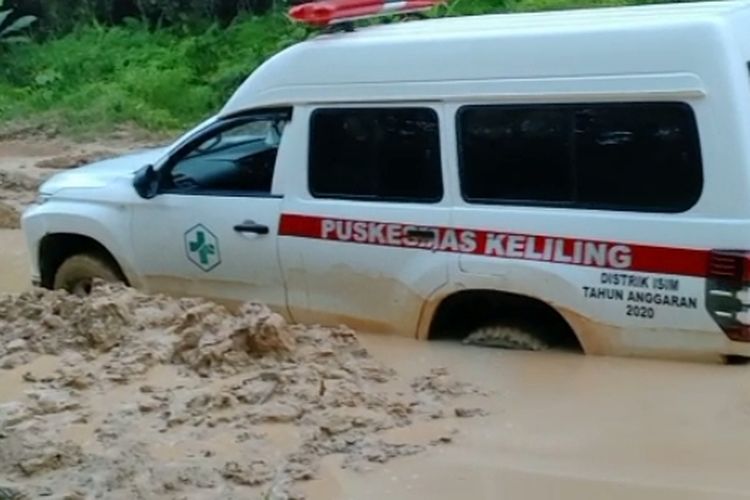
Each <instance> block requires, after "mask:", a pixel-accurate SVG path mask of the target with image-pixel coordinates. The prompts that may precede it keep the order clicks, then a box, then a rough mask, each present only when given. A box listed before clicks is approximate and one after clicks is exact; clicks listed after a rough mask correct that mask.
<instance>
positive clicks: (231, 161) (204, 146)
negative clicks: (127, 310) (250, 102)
mask: <svg viewBox="0 0 750 500" xmlns="http://www.w3.org/2000/svg"><path fill="white" fill-rule="evenodd" d="M288 119H289V113H288V112H286V111H278V112H265V113H263V114H262V115H261V114H249V115H247V116H243V117H239V118H232V119H228V120H223V121H219V122H218V123H216V124H214V125H213V126H211V127H210V128H209V129H208V130H206V131H204V132H201V133H199V134H198V136H197V137H196V138H195V139H193V140H190V141H188V142H187V143H186V145H185V146H184V147H182V148H180V149H179V150H178V151H176V152H175V153H174V154H173V155H172V157H171V158H169V159H168V160H167V161H166V162H165V164H164V165H163V166H161V167H160V168H159V177H160V188H159V193H158V194H157V196H155V197H154V198H152V199H149V200H143V201H142V202H141V203H139V204H138V205H137V206H136V207H135V209H134V217H133V227H132V242H133V246H134V253H135V255H136V262H137V266H138V274H139V275H140V277H141V279H142V281H143V284H144V286H145V288H146V289H147V290H149V291H154V292H164V293H170V294H176V295H183V296H185V295H187V296H202V297H208V298H212V299H215V300H228V301H232V302H234V301H245V300H255V301H261V302H264V303H267V304H268V305H270V306H271V307H272V308H274V309H277V310H281V311H283V312H285V308H286V300H285V294H284V285H283V279H282V274H281V268H280V265H279V259H278V254H277V241H278V239H277V235H278V222H279V214H280V206H281V196H277V195H275V194H274V189H273V180H274V171H275V166H276V156H277V151H278V149H279V148H280V144H281V141H282V138H283V133H282V132H283V128H284V126H285V124H286V122H287V120H288Z"/></svg>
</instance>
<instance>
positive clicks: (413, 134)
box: [309, 108, 443, 203]
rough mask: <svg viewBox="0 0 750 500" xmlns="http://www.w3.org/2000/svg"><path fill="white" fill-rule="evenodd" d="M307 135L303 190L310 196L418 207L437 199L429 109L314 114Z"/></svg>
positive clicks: (439, 189) (434, 128) (436, 152)
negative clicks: (306, 179)
mask: <svg viewBox="0 0 750 500" xmlns="http://www.w3.org/2000/svg"><path fill="white" fill-rule="evenodd" d="M310 130H311V138H310V165H309V174H310V175H309V188H310V192H311V194H312V195H313V196H314V197H317V198H344V199H363V200H379V201H407V202H421V203H429V202H437V201H440V200H441V199H442V197H443V182H442V174H441V161H440V135H439V127H438V117H437V114H436V113H435V111H434V110H432V109H429V108H378V109H373V108H366V109H365V108H347V109H343V108H331V109H318V110H316V111H315V112H314V113H313V115H312V118H311V126H310Z"/></svg>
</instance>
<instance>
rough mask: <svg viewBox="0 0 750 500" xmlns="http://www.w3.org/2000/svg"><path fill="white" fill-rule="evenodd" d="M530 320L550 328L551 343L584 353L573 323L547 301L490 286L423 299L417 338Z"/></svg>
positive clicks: (446, 292) (465, 289)
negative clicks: (497, 323) (498, 323)
mask: <svg viewBox="0 0 750 500" xmlns="http://www.w3.org/2000/svg"><path fill="white" fill-rule="evenodd" d="M491 321H497V322H504V321H512V322H520V323H524V322H526V321H528V322H532V323H535V324H538V325H541V326H547V327H549V328H550V332H551V337H552V338H551V339H548V340H552V341H553V343H557V342H556V341H559V342H560V343H561V344H562V345H565V346H566V347H569V348H572V349H574V350H577V351H580V352H585V345H584V343H583V342H582V341H581V338H580V336H579V335H578V333H577V332H576V330H575V328H574V327H573V325H571V324H570V322H569V321H568V320H567V319H566V318H565V316H564V315H563V314H562V313H561V312H560V311H558V310H557V308H555V307H554V306H553V305H552V304H550V303H549V302H547V301H545V300H542V299H540V298H538V297H532V296H529V295H524V294H520V293H513V292H506V291H503V290H498V289H494V288H481V287H476V288H463V289H458V290H449V291H444V292H443V293H442V294H439V295H438V296H437V297H435V298H433V299H432V300H430V301H428V302H426V304H425V307H424V308H423V311H422V314H421V319H420V324H419V330H418V338H420V339H423V340H431V339H436V338H446V337H457V336H461V335H465V334H467V333H469V332H470V331H471V330H473V329H475V328H479V327H481V326H482V325H483V324H486V323H487V322H491Z"/></svg>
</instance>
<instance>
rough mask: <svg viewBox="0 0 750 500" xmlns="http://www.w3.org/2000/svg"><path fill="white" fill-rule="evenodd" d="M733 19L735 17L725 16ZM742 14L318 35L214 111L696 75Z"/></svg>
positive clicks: (600, 15) (735, 9)
mask: <svg viewBox="0 0 750 500" xmlns="http://www.w3.org/2000/svg"><path fill="white" fill-rule="evenodd" d="M735 18H737V19H740V21H741V22H735V23H734V24H733V23H726V22H723V21H725V20H735ZM748 21H750V0H730V1H708V2H706V1H704V2H694V3H677V4H652V5H643V6H628V7H606V8H588V9H575V10H562V11H560V10H558V11H551V12H536V13H514V14H491V15H476V16H459V17H446V18H438V19H427V20H418V21H408V22H400V23H389V24H382V25H375V26H370V27H366V28H358V29H357V30H355V31H354V32H336V33H327V34H320V35H318V36H316V37H314V38H312V39H311V40H308V41H306V42H302V43H299V44H297V45H294V46H292V47H290V48H288V49H286V50H284V51H282V52H280V53H279V54H276V55H275V56H274V57H272V58H271V59H269V60H268V61H266V62H265V63H264V64H263V65H261V67H260V68H258V69H257V70H256V72H255V73H253V74H252V75H251V76H250V77H249V78H248V79H247V80H246V81H245V83H244V84H243V85H242V86H241V87H240V88H239V89H238V91H237V92H236V93H235V95H234V96H233V97H232V98H231V99H230V100H229V102H228V103H227V105H226V106H225V108H224V109H223V110H222V112H221V114H230V113H235V112H238V111H241V110H243V109H247V108H248V107H255V106H262V105H276V104H293V103H295V102H310V101H315V100H318V101H321V102H322V101H326V100H327V97H326V93H327V92H328V93H330V94H331V95H334V94H336V93H337V92H338V94H336V95H338V96H342V95H343V94H342V89H340V88H339V89H338V90H337V89H336V87H337V86H338V87H340V86H342V85H349V86H352V85H355V84H357V85H377V84H380V85H382V84H388V83H393V84H404V83H409V82H422V83H425V82H441V81H449V80H450V81H460V80H463V81H477V80H497V79H508V78H514V79H523V78H539V77H542V76H544V77H551V76H563V77H564V76H568V75H569V76H571V77H573V76H581V75H612V74H625V73H642V74H645V73H662V74H663V73H668V72H688V73H696V71H695V68H696V65H700V64H704V63H705V64H708V63H710V61H711V60H712V59H716V58H717V53H716V50H717V49H716V47H717V46H719V45H720V44H722V43H727V42H726V37H723V36H720V35H717V30H722V29H736V28H737V25H739V26H740V27H741V28H744V29H743V30H742V31H750V23H748ZM729 25H732V26H734V27H729ZM739 36H740V37H747V35H746V34H741V35H739ZM711 51H713V52H711ZM373 95H374V94H373ZM354 100H357V99H354Z"/></svg>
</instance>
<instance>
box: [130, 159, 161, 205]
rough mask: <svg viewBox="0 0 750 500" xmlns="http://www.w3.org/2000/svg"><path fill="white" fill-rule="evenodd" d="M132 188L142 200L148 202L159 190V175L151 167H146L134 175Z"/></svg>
mask: <svg viewBox="0 0 750 500" xmlns="http://www.w3.org/2000/svg"><path fill="white" fill-rule="evenodd" d="M133 187H134V188H135V192H136V193H138V196H140V197H141V198H143V199H146V200H150V199H151V198H153V197H155V196H156V193H157V192H158V189H159V174H158V173H157V172H156V170H154V166H153V165H146V166H145V167H143V168H141V169H140V170H138V171H137V172H136V173H135V177H134V178H133Z"/></svg>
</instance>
